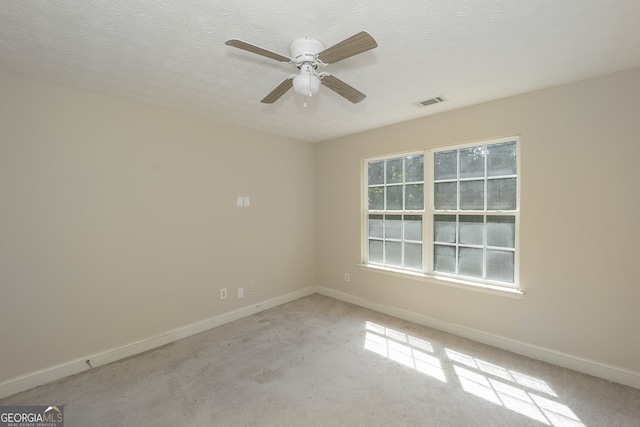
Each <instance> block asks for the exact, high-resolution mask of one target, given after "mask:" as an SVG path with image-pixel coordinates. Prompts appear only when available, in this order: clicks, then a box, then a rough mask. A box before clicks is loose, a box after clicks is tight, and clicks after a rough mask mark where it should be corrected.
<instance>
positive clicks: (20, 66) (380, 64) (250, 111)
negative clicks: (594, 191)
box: [0, 0, 640, 141]
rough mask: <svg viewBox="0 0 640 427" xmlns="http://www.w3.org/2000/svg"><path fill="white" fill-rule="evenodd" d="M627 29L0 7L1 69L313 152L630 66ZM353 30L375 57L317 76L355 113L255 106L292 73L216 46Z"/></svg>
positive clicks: (517, 6)
mask: <svg viewBox="0 0 640 427" xmlns="http://www.w3.org/2000/svg"><path fill="white" fill-rule="evenodd" d="M639 22H640V1H638V0H627V1H625V0H609V1H603V0H566V1H558V0H504V1H491V0H457V1H453V0H428V1H427V0H367V1H344V0H322V1H305V0H301V1H291V0H262V1H259V2H258V1H255V0H250V1H249V0H217V1H213V0H209V1H204V0H153V1H149V0H146V1H145V0H76V1H72V0H42V1H35V0H0V72H3V73H9V74H17V75H21V76H24V77H27V78H32V79H37V80H41V81H46V82H51V83H55V84H60V85H64V86H70V87H76V88H82V89H87V90H91V91H95V92H100V93H105V94H109V95H115V96H120V97H125V98H129V99H134V100H138V101H143V102H147V103H151V104H155V105H160V106H167V107H170V108H176V109H181V110H185V111H189V112H195V113H198V114H204V115H206V116H210V117H213V118H215V119H216V120H219V121H223V122H228V123H233V124H238V125H242V126H246V127H249V128H253V129H258V130H262V131H265V132H269V133H273V134H277V135H283V136H287V137H290V138H294V139H298V140H301V141H322V140H326V139H330V138H334V137H338V136H342V135H347V134H351V133H355V132H359V131H363V130H367V129H372V128H376V127H380V126H384V125H387V124H392V123H397V122H401V121H405V120H410V119H413V118H417V117H422V116H426V115H429V114H434V113H437V112H442V111H445V110H450V109H455V108H460V107H463V106H467V105H472V104H477V103H480V102H484V101H488V100H492V99H497V98H501V97H505V96H509V95H514V94H518V93H523V92H528V91H531V90H535V89H540V88H543V87H549V86H553V85H558V84H562V83H566V82H571V81H576V80H580V79H583V78H588V77H593V76H597V75H602V74H606V73H610V72H614V71H618V70H624V69H629V68H635V67H640V24H639ZM361 30H366V31H368V32H369V33H371V34H372V35H373V36H374V37H375V39H376V40H377V42H378V45H379V46H378V48H376V49H374V50H371V51H368V52H365V53H362V54H360V55H358V56H355V57H352V58H349V59H345V60H344V61H341V62H338V63H336V64H332V65H330V66H329V67H327V68H324V69H323V71H327V72H329V73H331V74H333V75H335V76H336V77H338V78H340V79H342V80H344V81H345V82H347V83H349V84H351V85H352V86H354V87H355V88H356V89H358V90H360V91H362V92H364V93H365V94H367V98H366V99H365V100H364V101H362V102H361V103H359V104H351V103H350V102H348V101H346V100H345V99H343V98H341V97H340V96H338V95H337V94H335V93H334V92H331V91H330V90H328V89H327V88H326V87H321V89H320V93H319V94H318V95H317V96H315V97H313V98H311V99H310V100H308V101H307V107H306V108H305V107H304V106H303V98H302V97H300V96H299V95H296V94H295V93H294V92H293V91H292V90H290V91H289V92H287V93H286V94H285V95H284V96H283V97H282V98H281V99H280V100H279V101H277V102H276V103H275V104H272V105H266V104H261V103H260V102H259V101H260V100H261V99H262V98H263V97H264V96H265V95H266V94H268V93H269V92H270V91H271V90H272V89H273V88H274V87H275V86H277V85H278V84H279V83H280V82H282V81H283V80H284V79H285V78H286V77H288V76H289V75H291V74H292V73H293V72H294V71H295V69H294V68H293V67H292V66H291V65H287V64H282V63H279V62H276V61H273V60H270V59H268V58H265V57H261V56H258V55H254V54H251V53H249V52H245V51H242V50H238V49H234V48H232V47H229V46H226V45H225V44H224V42H225V41H226V40H227V39H229V38H232V37H234V38H240V39H242V40H245V41H248V42H250V43H253V44H257V45H259V46H262V47H264V48H267V49H269V50H273V51H276V52H279V53H281V54H284V55H286V56H288V55H289V44H290V43H291V42H292V41H293V40H294V39H296V38H299V37H312V38H317V39H320V40H322V41H323V42H324V44H325V45H326V46H331V45H333V44H335V43H337V42H339V41H341V40H343V39H345V38H347V37H349V36H351V35H353V34H355V33H357V32H359V31H361ZM439 95H442V96H444V97H446V98H447V99H448V101H447V102H445V103H442V104H438V105H433V106H429V107H423V108H419V107H417V106H416V105H415V104H416V103H417V102H419V101H422V100H425V99H428V98H432V97H435V96H439ZM0 96H1V94H0Z"/></svg>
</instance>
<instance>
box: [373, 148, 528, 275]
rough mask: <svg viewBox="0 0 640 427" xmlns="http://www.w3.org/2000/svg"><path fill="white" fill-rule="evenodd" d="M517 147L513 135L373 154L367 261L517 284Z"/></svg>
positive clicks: (434, 273) (411, 269) (414, 269)
mask: <svg viewBox="0 0 640 427" xmlns="http://www.w3.org/2000/svg"><path fill="white" fill-rule="evenodd" d="M518 151H519V147H518V138H507V139H501V140H492V141H485V142H483V143H476V144H473V145H470V144H467V145H461V146H456V147H447V148H440V149H433V150H426V151H423V152H418V153H408V154H405V155H402V156H390V157H386V158H377V159H370V160H366V161H365V173H366V177H365V178H366V194H365V199H366V203H365V206H366V207H367V209H366V212H365V215H366V218H365V221H364V223H365V224H366V226H365V227H364V228H365V229H366V231H365V233H364V234H365V236H364V239H363V240H364V242H363V243H364V244H363V253H364V256H363V258H364V264H365V265H367V266H377V267H380V268H383V269H390V270H394V271H397V270H401V271H405V272H408V273H419V274H422V275H424V276H426V277H431V278H448V279H452V280H459V281H462V282H465V283H467V282H471V283H476V284H483V285H494V286H499V287H509V288H517V287H518V250H517V248H518V223H519V190H518V189H519V176H518V173H519V172H518V171H519V166H518V165H519V158H518V157H519V156H518ZM425 160H426V162H425Z"/></svg>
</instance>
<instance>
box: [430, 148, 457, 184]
mask: <svg viewBox="0 0 640 427" xmlns="http://www.w3.org/2000/svg"><path fill="white" fill-rule="evenodd" d="M457 157H458V152H457V151H456V150H452V151H440V152H439V153H434V155H433V179H435V180H436V181H438V180H441V179H456V178H457V177H458V159H457Z"/></svg>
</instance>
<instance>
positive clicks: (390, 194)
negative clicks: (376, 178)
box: [387, 185, 402, 210]
mask: <svg viewBox="0 0 640 427" xmlns="http://www.w3.org/2000/svg"><path fill="white" fill-rule="evenodd" d="M387 209H391V210H396V209H402V185H393V186H389V187H387Z"/></svg>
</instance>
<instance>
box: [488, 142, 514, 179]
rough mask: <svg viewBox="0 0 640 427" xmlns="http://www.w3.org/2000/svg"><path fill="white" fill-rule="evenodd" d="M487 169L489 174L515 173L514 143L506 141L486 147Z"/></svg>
mask: <svg viewBox="0 0 640 427" xmlns="http://www.w3.org/2000/svg"><path fill="white" fill-rule="evenodd" d="M487 151H488V153H489V154H488V155H489V157H487V169H488V175H489V176H500V175H515V174H516V173H517V162H516V143H515V141H514V142H507V143H504V144H494V145H489V146H488V147H487Z"/></svg>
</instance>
